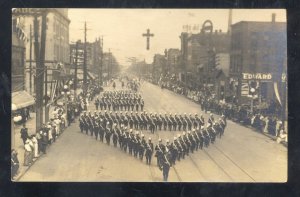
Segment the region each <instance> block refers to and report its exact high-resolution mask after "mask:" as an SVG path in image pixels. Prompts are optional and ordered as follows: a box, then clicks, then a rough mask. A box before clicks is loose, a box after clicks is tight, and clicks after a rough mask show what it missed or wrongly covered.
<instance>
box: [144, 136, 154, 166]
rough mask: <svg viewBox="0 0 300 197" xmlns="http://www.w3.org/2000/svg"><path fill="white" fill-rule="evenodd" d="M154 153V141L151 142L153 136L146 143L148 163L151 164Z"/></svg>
mask: <svg viewBox="0 0 300 197" xmlns="http://www.w3.org/2000/svg"><path fill="white" fill-rule="evenodd" d="M152 153H153V143H152V142H151V138H149V139H148V143H147V144H146V153H145V156H146V164H148V165H150V164H151V158H152Z"/></svg>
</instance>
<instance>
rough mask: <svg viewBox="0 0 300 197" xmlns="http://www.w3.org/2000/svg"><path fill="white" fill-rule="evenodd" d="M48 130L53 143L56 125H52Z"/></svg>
mask: <svg viewBox="0 0 300 197" xmlns="http://www.w3.org/2000/svg"><path fill="white" fill-rule="evenodd" d="M50 130H51V131H50V133H51V135H52V139H53V142H55V141H56V125H55V123H53V124H52V126H51V129H50Z"/></svg>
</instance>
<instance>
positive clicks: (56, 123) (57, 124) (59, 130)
mask: <svg viewBox="0 0 300 197" xmlns="http://www.w3.org/2000/svg"><path fill="white" fill-rule="evenodd" d="M53 122H54V123H55V125H56V135H57V136H59V135H60V133H61V120H60V119H59V118H55V119H54V121H53Z"/></svg>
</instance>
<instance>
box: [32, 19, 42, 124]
mask: <svg viewBox="0 0 300 197" xmlns="http://www.w3.org/2000/svg"><path fill="white" fill-rule="evenodd" d="M37 17H38V16H37V15H35V16H34V21H33V29H34V30H33V31H34V52H35V64H36V80H35V92H36V110H35V112H36V128H40V126H41V125H40V124H41V116H40V115H41V112H40V111H41V110H42V109H41V97H42V96H41V91H40V87H41V80H40V79H41V77H40V72H41V70H40V67H41V65H40V47H39V38H38V37H39V21H38V19H37ZM42 85H43V84H42Z"/></svg>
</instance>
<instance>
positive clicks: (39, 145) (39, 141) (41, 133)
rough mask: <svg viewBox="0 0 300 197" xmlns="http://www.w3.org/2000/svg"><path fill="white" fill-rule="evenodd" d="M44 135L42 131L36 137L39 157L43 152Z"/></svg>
mask: <svg viewBox="0 0 300 197" xmlns="http://www.w3.org/2000/svg"><path fill="white" fill-rule="evenodd" d="M42 135H43V130H40V131H39V132H37V133H36V136H35V137H36V139H37V144H38V155H39V154H40V152H41V146H42V145H41V144H42Z"/></svg>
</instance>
